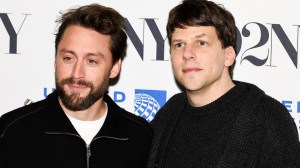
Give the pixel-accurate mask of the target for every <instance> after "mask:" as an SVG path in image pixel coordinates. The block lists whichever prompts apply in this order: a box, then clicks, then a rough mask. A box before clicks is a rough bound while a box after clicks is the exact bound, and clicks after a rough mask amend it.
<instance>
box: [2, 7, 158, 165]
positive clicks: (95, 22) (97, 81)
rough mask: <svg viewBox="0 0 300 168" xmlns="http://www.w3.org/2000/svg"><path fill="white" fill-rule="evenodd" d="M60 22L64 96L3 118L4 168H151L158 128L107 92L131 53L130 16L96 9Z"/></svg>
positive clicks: (58, 70)
mask: <svg viewBox="0 0 300 168" xmlns="http://www.w3.org/2000/svg"><path fill="white" fill-rule="evenodd" d="M58 22H59V23H61V24H60V27H59V29H58V33H57V34H56V40H55V50H56V56H55V82H56V91H54V92H53V93H51V94H50V95H49V96H47V98H46V99H45V100H42V101H39V102H36V103H33V104H30V105H27V106H25V107H22V108H19V109H16V110H14V111H12V112H9V113H7V114H4V115H3V116H1V118H0V136H1V137H0V167H1V168H17V167H23V168H59V167H61V168H83V167H87V168H99V167H106V168H117V167H119V168H124V167H128V168H142V167H146V164H147V158H148V152H149V149H150V145H151V140H152V135H153V132H152V130H151V128H150V126H149V125H148V123H147V122H146V121H145V120H144V119H142V118H141V117H138V116H135V115H133V114H131V113H129V112H127V111H125V110H124V109H122V108H120V107H119V106H117V104H115V103H114V102H113V100H112V99H111V98H110V97H109V96H108V95H107V94H106V91H107V89H108V86H109V79H110V78H115V77H116V76H117V75H118V74H119V72H120V69H121V62H122V58H123V57H124V56H125V53H126V46H127V43H126V40H127V35H126V32H125V30H124V29H125V25H124V18H123V17H122V16H121V15H120V14H119V13H118V12H117V11H115V10H114V9H112V8H108V7H105V6H101V5H98V4H91V5H87V6H82V7H79V8H77V9H71V10H69V11H68V12H67V13H65V14H63V15H62V17H61V18H60V19H59V20H58Z"/></svg>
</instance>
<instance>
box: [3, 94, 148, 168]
mask: <svg viewBox="0 0 300 168" xmlns="http://www.w3.org/2000/svg"><path fill="white" fill-rule="evenodd" d="M104 101H105V102H106V103H107V104H108V114H107V117H106V120H105V122H104V124H103V126H102V128H101V129H100V131H99V132H98V134H97V135H96V136H95V138H94V139H93V141H92V142H91V144H90V145H89V146H87V145H86V143H85V141H84V140H83V139H82V138H81V137H80V136H79V134H78V133H77V131H76V130H75V128H74V127H73V125H72V124H71V122H70V121H69V119H68V118H67V116H66V115H65V113H64V112H63V110H62V108H61V107H60V105H59V103H58V96H57V93H56V92H54V93H52V94H50V95H49V96H48V97H47V98H46V99H45V100H42V101H39V102H37V103H34V104H30V105H27V106H24V107H22V108H19V109H16V110H14V111H12V112H9V113H7V114H4V115H3V116H2V117H1V118H0V135H1V137H0V138H1V139H0V167H1V168H17V167H18V168H86V167H89V168H96V167H97V168H99V167H104V168H118V167H122V168H126V167H128V168H142V167H145V166H146V164H147V163H146V162H147V157H148V152H149V148H150V145H151V141H152V135H153V133H152V130H151V129H150V127H149V126H148V123H147V122H146V121H145V120H144V119H142V118H141V117H138V116H135V115H133V114H131V113H129V112H127V111H125V110H123V109H122V108H120V107H119V106H117V105H116V104H115V103H114V102H113V100H111V99H110V97H109V96H107V95H105V96H104Z"/></svg>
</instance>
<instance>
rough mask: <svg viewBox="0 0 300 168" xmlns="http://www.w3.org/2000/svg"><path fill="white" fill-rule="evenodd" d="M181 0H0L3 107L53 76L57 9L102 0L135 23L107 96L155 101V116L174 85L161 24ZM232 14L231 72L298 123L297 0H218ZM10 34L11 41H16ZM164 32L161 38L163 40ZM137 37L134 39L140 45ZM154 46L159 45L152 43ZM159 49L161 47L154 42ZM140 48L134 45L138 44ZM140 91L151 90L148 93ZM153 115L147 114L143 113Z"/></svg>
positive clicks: (34, 93)
mask: <svg viewBox="0 0 300 168" xmlns="http://www.w3.org/2000/svg"><path fill="white" fill-rule="evenodd" d="M179 2H180V0H163V1H162V0H127V1H123V0H101V1H100V0H99V1H91V0H64V1H61V0H51V1H50V0H48V1H39V0H25V1H20V0H9V1H7V0H0V20H1V21H0V58H1V61H0V80H1V84H0V86H1V87H0V91H1V94H0V115H1V114H4V113H6V112H8V111H11V110H13V109H15V108H18V107H20V106H23V105H24V102H25V100H26V99H28V98H29V99H31V100H33V101H39V100H41V99H44V97H45V95H47V94H49V93H50V92H51V91H52V89H53V88H54V87H55V84H54V39H55V36H54V33H55V32H56V28H57V25H56V23H55V20H56V19H57V17H58V16H59V11H64V10H66V9H68V8H71V7H76V6H78V5H85V4H89V3H100V4H102V5H105V6H110V7H113V8H115V9H116V10H118V11H119V12H120V13H121V14H122V15H123V16H124V17H126V18H127V20H128V23H129V25H130V26H131V27H132V31H131V32H134V33H135V34H136V35H137V36H135V38H134V36H132V35H131V36H130V38H129V40H128V45H129V47H128V52H127V56H126V57H125V59H124V61H123V65H122V72H121V75H120V78H119V81H118V82H117V84H115V85H113V86H111V87H110V89H109V94H110V95H111V97H112V98H113V99H114V100H115V101H116V102H117V103H118V104H119V105H120V106H122V107H123V108H125V109H127V110H129V111H131V112H135V113H136V114H138V115H146V114H144V113H143V112H145V111H143V109H141V108H139V106H140V105H141V104H140V103H141V102H142V101H144V102H148V103H149V102H150V101H151V102H152V103H153V104H154V105H157V106H155V107H156V108H155V107H154V106H153V105H149V106H152V107H153V108H154V109H152V113H153V114H151V115H152V116H154V115H155V112H156V110H157V109H158V108H159V107H161V106H162V105H163V104H164V102H165V101H166V100H167V99H168V98H170V97H171V96H172V95H173V94H175V93H177V92H179V91H180V90H179V89H178V87H177V85H176V83H175V81H174V77H173V75H172V70H171V66H170V61H169V60H170V59H169V46H168V43H167V40H165V39H166V31H165V25H166V20H167V15H168V12H169V10H170V9H171V8H172V7H174V6H175V5H176V4H178V3H179ZM216 2H219V3H221V4H223V5H224V6H225V7H226V8H227V9H229V10H230V11H231V12H232V14H233V15H234V16H235V18H236V23H237V28H238V30H239V35H240V37H241V39H240V40H239V44H240V48H239V50H238V56H237V58H236V62H237V63H236V67H235V71H234V79H236V80H241V81H246V82H250V83H254V84H256V85H258V86H259V87H260V88H262V89H263V90H264V91H265V92H266V93H267V94H269V95H270V96H272V97H274V98H275V99H277V100H278V101H280V102H282V103H283V104H284V105H285V106H286V107H287V109H288V110H289V111H290V113H291V115H292V116H293V117H294V118H295V122H296V124H297V127H298V130H299V125H300V124H299V120H300V89H298V88H299V86H300V79H299V74H300V70H299V67H298V65H299V64H298V55H299V54H298V49H299V46H298V43H299V26H298V25H300V17H299V16H300V10H299V9H298V7H299V5H300V1H297V0H285V1H284V2H282V1H279V0H275V1H269V0H252V1H241V0H230V1H228V0H218V1H216ZM14 40H15V41H14ZM164 40H165V41H164ZM138 45H140V46H139V47H137V46H138ZM157 46H158V47H157ZM157 49H158V50H157ZM138 51H139V52H138ZM145 96H148V99H147V101H146V99H144V98H145ZM148 119H149V120H151V117H150V118H148Z"/></svg>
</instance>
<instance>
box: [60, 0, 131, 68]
mask: <svg viewBox="0 0 300 168" xmlns="http://www.w3.org/2000/svg"><path fill="white" fill-rule="evenodd" d="M56 22H57V23H60V26H59V28H58V32H57V33H56V38H55V53H57V47H58V44H59V42H60V40H61V38H62V36H63V34H64V32H65V30H66V28H67V27H68V26H71V25H79V26H83V27H85V28H89V29H92V30H95V31H97V32H98V33H101V34H105V35H110V36H111V42H110V51H111V53H112V56H113V59H112V60H113V63H115V62H117V61H118V60H119V59H123V58H124V57H125V55H126V49H127V35H126V32H125V28H126V27H125V23H124V17H123V16H122V15H121V14H120V13H119V12H117V11H116V10H114V9H112V8H109V7H105V6H102V5H99V4H91V5H86V6H82V7H79V8H77V9H69V10H68V11H67V12H66V13H64V14H62V15H61V17H60V18H59V19H57V20H56Z"/></svg>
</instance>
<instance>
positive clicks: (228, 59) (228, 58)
mask: <svg viewBox="0 0 300 168" xmlns="http://www.w3.org/2000/svg"><path fill="white" fill-rule="evenodd" d="M235 57H236V54H235V50H234V48H233V47H232V46H229V47H227V48H226V49H225V62H224V65H225V67H230V66H231V65H232V64H233V63H234V60H235Z"/></svg>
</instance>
